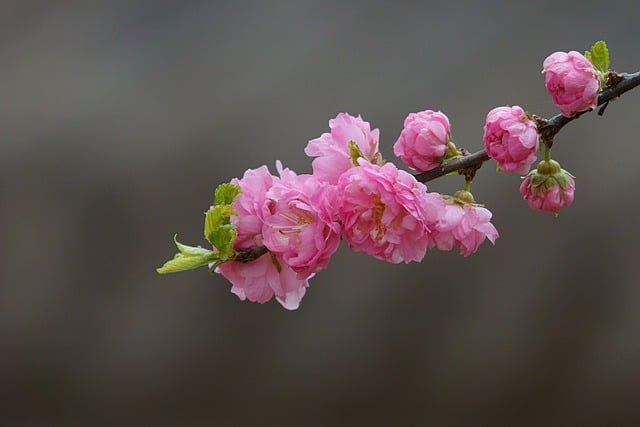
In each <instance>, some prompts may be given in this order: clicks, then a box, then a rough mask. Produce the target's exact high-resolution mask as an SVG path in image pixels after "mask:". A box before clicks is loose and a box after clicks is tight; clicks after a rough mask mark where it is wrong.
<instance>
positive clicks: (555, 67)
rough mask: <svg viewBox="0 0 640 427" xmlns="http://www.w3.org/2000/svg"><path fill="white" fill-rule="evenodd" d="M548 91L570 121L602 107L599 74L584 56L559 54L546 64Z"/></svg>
mask: <svg viewBox="0 0 640 427" xmlns="http://www.w3.org/2000/svg"><path fill="white" fill-rule="evenodd" d="M542 72H543V73H545V87H546V88H547V91H548V92H549V94H550V95H551V97H552V98H553V103H554V104H555V105H556V107H558V108H559V109H560V112H562V114H563V115H564V116H566V117H573V116H574V115H575V114H576V113H577V112H580V111H585V110H589V109H591V108H595V107H596V106H597V105H598V90H599V89H600V81H599V73H598V71H597V70H596V69H595V67H594V66H593V64H591V62H589V60H588V59H587V58H585V57H584V56H583V55H582V54H580V53H578V52H576V51H571V52H569V53H566V52H555V53H552V54H551V55H549V56H548V57H547V58H546V59H545V60H544V63H543V64H542Z"/></svg>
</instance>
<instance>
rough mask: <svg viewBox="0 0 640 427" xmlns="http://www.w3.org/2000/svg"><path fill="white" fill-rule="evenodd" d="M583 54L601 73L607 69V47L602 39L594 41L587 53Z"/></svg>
mask: <svg viewBox="0 0 640 427" xmlns="http://www.w3.org/2000/svg"><path fill="white" fill-rule="evenodd" d="M585 56H586V57H587V59H588V60H589V61H591V63H592V64H593V66H594V67H596V69H597V70H598V71H600V72H602V73H606V72H607V71H609V65H610V64H609V49H607V44H606V43H605V42H604V41H602V40H600V41H597V42H595V43H594V45H593V46H592V47H591V51H590V52H589V54H588V55H585Z"/></svg>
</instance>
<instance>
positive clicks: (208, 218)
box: [204, 205, 238, 246]
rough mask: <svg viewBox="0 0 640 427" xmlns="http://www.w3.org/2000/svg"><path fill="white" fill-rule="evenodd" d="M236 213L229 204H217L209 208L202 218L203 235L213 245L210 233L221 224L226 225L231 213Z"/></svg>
mask: <svg viewBox="0 0 640 427" xmlns="http://www.w3.org/2000/svg"><path fill="white" fill-rule="evenodd" d="M237 214H238V213H237V212H236V210H235V209H234V208H232V207H231V205H218V206H214V207H212V208H210V209H209V210H208V211H207V212H206V213H205V218H204V237H205V238H206V239H207V240H208V241H209V243H211V244H212V245H214V246H215V244H214V242H213V238H212V235H213V234H214V233H215V232H216V230H217V229H218V228H220V227H222V226H223V225H228V224H229V223H230V222H231V215H237Z"/></svg>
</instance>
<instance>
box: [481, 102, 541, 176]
mask: <svg viewBox="0 0 640 427" xmlns="http://www.w3.org/2000/svg"><path fill="white" fill-rule="evenodd" d="M538 139H539V138H538V128H537V126H536V124H535V123H534V122H533V120H531V119H530V118H529V117H527V115H526V113H525V112H524V110H523V109H522V108H520V107H518V106H513V107H497V108H494V109H493V110H491V111H489V114H487V121H486V122H485V125H484V136H483V140H484V148H485V150H486V151H487V154H488V155H489V157H491V158H492V159H494V160H495V161H496V162H498V166H500V169H502V170H503V171H505V172H518V173H521V174H525V173H527V172H528V171H529V167H530V166H531V164H532V163H533V162H535V161H536V152H537V151H538V147H539V141H538Z"/></svg>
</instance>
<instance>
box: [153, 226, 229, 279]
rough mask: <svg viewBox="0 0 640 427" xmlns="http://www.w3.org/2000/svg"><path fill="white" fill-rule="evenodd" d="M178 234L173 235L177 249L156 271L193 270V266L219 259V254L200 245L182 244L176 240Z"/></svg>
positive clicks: (175, 271) (162, 272)
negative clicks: (171, 257) (177, 251)
mask: <svg viewBox="0 0 640 427" xmlns="http://www.w3.org/2000/svg"><path fill="white" fill-rule="evenodd" d="M177 237H178V235H177V234H176V235H175V236H173V241H174V242H175V244H176V246H177V248H178V250H179V251H180V252H179V253H177V254H176V255H175V256H174V257H173V259H171V260H169V261H167V262H165V263H164V265H163V266H162V267H160V268H157V269H156V271H157V272H158V273H160V274H164V273H177V272H179V271H186V270H193V269H194V268H197V267H201V266H203V265H207V264H209V263H210V262H213V261H217V260H219V258H220V257H219V255H218V254H217V253H215V252H213V251H211V250H209V249H204V248H202V247H200V246H197V247H194V246H188V245H184V244H182V243H180V242H178V240H177Z"/></svg>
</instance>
